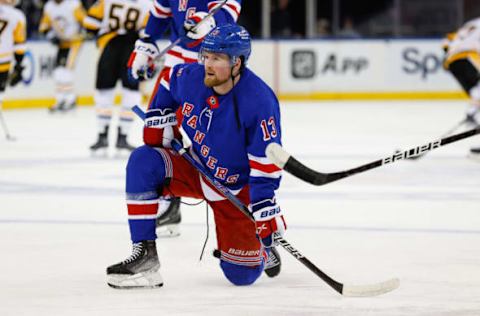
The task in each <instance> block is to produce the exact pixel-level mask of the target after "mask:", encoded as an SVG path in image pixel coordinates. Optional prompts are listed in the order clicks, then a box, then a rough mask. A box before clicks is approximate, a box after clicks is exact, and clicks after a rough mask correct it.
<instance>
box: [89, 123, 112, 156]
mask: <svg viewBox="0 0 480 316" xmlns="http://www.w3.org/2000/svg"><path fill="white" fill-rule="evenodd" d="M107 148H108V126H106V127H105V130H104V131H103V133H98V139H97V142H96V143H95V144H93V145H92V146H90V150H91V151H92V152H96V151H97V150H99V149H107Z"/></svg>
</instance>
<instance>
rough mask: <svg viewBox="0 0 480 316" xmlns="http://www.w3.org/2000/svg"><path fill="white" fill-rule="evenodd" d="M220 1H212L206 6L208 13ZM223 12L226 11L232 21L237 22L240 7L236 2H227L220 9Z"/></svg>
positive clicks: (232, 0) (231, 0) (230, 0)
mask: <svg viewBox="0 0 480 316" xmlns="http://www.w3.org/2000/svg"><path fill="white" fill-rule="evenodd" d="M220 2H221V1H213V2H210V3H209V4H208V11H211V10H212V9H213V8H214V7H215V6H217V5H218V4H219V3H220ZM222 9H223V10H225V11H227V12H228V13H229V14H230V15H231V16H232V18H233V20H234V21H237V19H238V16H239V15H240V10H241V6H240V4H239V3H238V2H237V1H234V0H229V1H227V3H226V4H225V5H224V6H223V7H222Z"/></svg>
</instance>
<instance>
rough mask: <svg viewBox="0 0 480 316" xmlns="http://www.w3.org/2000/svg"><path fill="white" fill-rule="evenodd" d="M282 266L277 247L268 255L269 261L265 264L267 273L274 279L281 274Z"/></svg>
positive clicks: (271, 249)
mask: <svg viewBox="0 0 480 316" xmlns="http://www.w3.org/2000/svg"><path fill="white" fill-rule="evenodd" d="M281 266H282V261H281V260H280V254H279V253H278V251H277V249H275V247H271V248H270V252H269V253H268V259H267V262H266V263H265V269H264V270H263V271H265V273H266V274H267V275H268V276H269V277H270V278H274V277H276V276H277V275H279V274H280V267H281Z"/></svg>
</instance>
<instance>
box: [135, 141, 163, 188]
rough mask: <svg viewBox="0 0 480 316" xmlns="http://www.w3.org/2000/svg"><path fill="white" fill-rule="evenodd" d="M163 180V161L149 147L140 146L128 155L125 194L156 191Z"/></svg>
mask: <svg viewBox="0 0 480 316" xmlns="http://www.w3.org/2000/svg"><path fill="white" fill-rule="evenodd" d="M164 180H165V161H164V160H163V158H162V155H161V154H160V153H159V152H158V151H157V150H155V149H154V148H152V147H150V146H146V145H144V146H140V147H138V148H137V149H135V150H134V151H132V153H131V154H130V158H129V159H128V163H127V192H130V193H134V192H136V193H137V192H148V191H156V189H157V188H159V187H160V186H161V184H162V183H163V181H164Z"/></svg>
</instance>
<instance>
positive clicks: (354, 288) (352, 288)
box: [132, 106, 400, 297]
mask: <svg viewBox="0 0 480 316" xmlns="http://www.w3.org/2000/svg"><path fill="white" fill-rule="evenodd" d="M132 110H133V112H135V114H137V115H138V116H139V117H140V118H142V119H145V113H144V112H143V111H142V110H141V109H140V108H139V107H138V106H134V107H133V108H132ZM172 147H173V149H174V150H175V151H176V152H177V153H179V154H180V155H181V156H182V157H183V158H185V159H186V160H187V161H188V162H189V163H190V164H191V165H192V166H193V167H194V168H195V169H197V170H198V172H200V173H201V174H202V175H203V176H204V177H205V179H206V180H207V181H208V182H209V183H210V184H212V185H213V186H214V187H215V188H217V190H218V191H219V192H221V193H222V194H223V196H225V198H227V199H228V200H229V201H230V202H232V204H233V205H235V206H236V207H237V208H238V209H239V210H240V212H242V213H243V214H244V215H245V216H247V217H248V218H249V219H250V220H252V221H253V222H255V220H254V218H253V216H252V214H251V213H250V211H249V210H248V208H247V206H245V204H243V203H242V202H241V201H240V200H239V199H238V198H237V197H236V196H235V195H233V194H232V193H231V192H230V190H228V188H226V187H224V186H223V185H222V184H221V183H220V182H218V181H217V180H216V179H215V178H213V177H212V176H211V175H210V173H209V172H208V171H207V170H206V169H205V167H204V166H203V165H202V164H200V163H199V162H198V161H196V160H195V159H194V158H193V157H192V156H191V155H190V154H189V153H188V152H187V150H186V149H185V148H183V146H182V144H180V143H179V142H177V141H175V140H174V141H172ZM274 238H275V241H277V242H278V243H279V244H280V245H281V246H282V247H283V248H284V249H285V250H286V251H287V252H288V253H290V254H291V255H292V256H294V257H295V259H297V260H298V261H300V262H301V263H302V264H303V265H305V266H306V267H307V268H308V269H309V270H310V271H312V272H313V273H315V274H316V275H317V276H318V277H320V278H321V279H322V280H323V281H325V282H326V283H327V284H328V285H329V286H330V287H332V288H333V289H334V290H335V291H337V292H338V293H340V294H342V295H343V296H352V297H362V296H363V297H367V296H376V295H381V294H385V293H388V292H390V291H393V290H395V289H396V288H398V286H399V285H400V280H399V279H396V278H394V279H390V280H387V281H384V282H381V283H376V284H371V285H346V284H343V283H340V282H338V281H335V280H334V279H332V278H331V277H330V276H328V275H327V274H326V273H325V272H323V271H322V270H320V269H319V268H318V267H317V266H316V265H314V264H313V263H312V262H311V261H310V260H308V259H307V258H306V257H305V256H304V255H303V254H302V253H300V251H298V250H297V249H296V248H295V247H293V246H292V245H291V244H290V243H289V242H288V241H287V240H286V239H284V238H283V237H281V236H278V235H275V236H274Z"/></svg>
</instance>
